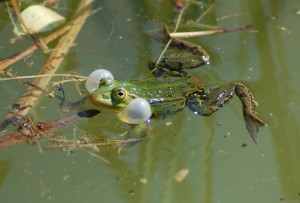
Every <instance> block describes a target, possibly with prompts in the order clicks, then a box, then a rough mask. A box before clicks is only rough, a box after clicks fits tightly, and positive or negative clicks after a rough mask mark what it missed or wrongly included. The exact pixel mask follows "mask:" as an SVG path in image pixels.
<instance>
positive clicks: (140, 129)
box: [118, 122, 148, 154]
mask: <svg viewBox="0 0 300 203" xmlns="http://www.w3.org/2000/svg"><path fill="white" fill-rule="evenodd" d="M147 131H148V123H146V122H143V123H140V124H130V130H129V132H128V133H127V135H126V137H125V140H124V141H123V142H122V143H121V144H119V146H118V154H120V153H121V151H122V150H123V149H125V148H128V147H131V146H133V145H136V144H138V143H140V142H141V141H142V140H143V139H144V138H145V137H146V136H147Z"/></svg>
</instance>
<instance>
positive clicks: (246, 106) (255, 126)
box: [235, 83, 267, 144]
mask: <svg viewBox="0 0 300 203" xmlns="http://www.w3.org/2000/svg"><path fill="white" fill-rule="evenodd" d="M235 92H236V95H237V96H238V97H239V99H240V101H241V102H242V105H243V116H244V120H245V123H246V127H247V130H248V132H249V133H250V136H251V138H252V139H253V141H254V142H255V144H258V143H257V134H258V131H259V128H260V127H263V126H267V124H266V123H265V122H264V121H263V120H261V119H260V118H259V117H258V116H257V115H256V114H255V113H254V109H255V107H256V106H257V102H256V101H255V100H254V97H253V95H252V93H251V92H250V90H249V89H248V88H247V87H246V86H245V85H244V84H241V83H236V88H235Z"/></svg>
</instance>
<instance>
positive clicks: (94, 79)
mask: <svg viewBox="0 0 300 203" xmlns="http://www.w3.org/2000/svg"><path fill="white" fill-rule="evenodd" d="M113 80H114V77H113V75H112V74H111V72H109V71H108V70H105V69H98V70H95V71H93V72H92V73H91V74H90V75H89V77H88V78H87V80H86V82H85V87H86V89H87V91H89V92H90V93H92V92H94V91H95V90H96V89H98V88H99V86H100V85H104V84H110V83H112V82H113Z"/></svg>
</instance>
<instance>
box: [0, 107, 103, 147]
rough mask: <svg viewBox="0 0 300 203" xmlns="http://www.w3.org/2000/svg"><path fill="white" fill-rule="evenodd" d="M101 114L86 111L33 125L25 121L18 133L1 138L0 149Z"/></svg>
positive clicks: (94, 111) (95, 111)
mask: <svg viewBox="0 0 300 203" xmlns="http://www.w3.org/2000/svg"><path fill="white" fill-rule="evenodd" d="M99 113H100V111H98V110H86V111H81V112H78V113H76V114H74V115H71V116H68V117H65V118H62V119H59V120H56V121H52V122H37V123H33V122H32V120H28V122H26V121H25V122H23V123H21V124H20V126H19V128H18V129H17V130H16V131H14V132H11V133H8V134H5V135H2V136H0V149H5V148H8V147H11V146H13V145H16V144H19V143H22V142H23V141H31V140H34V139H36V138H38V137H42V136H45V135H47V134H49V133H53V132H55V131H57V130H59V129H62V128H65V127H68V126H70V125H73V124H75V123H78V122H79V121H82V120H86V119H89V118H92V117H94V116H96V115H98V114H99Z"/></svg>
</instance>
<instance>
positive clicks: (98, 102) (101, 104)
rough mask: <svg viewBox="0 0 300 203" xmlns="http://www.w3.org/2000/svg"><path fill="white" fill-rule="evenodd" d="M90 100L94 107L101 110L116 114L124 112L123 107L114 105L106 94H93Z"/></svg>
mask: <svg viewBox="0 0 300 203" xmlns="http://www.w3.org/2000/svg"><path fill="white" fill-rule="evenodd" d="M88 100H89V102H90V104H91V105H92V106H94V107H96V108H99V109H100V110H109V111H116V112H120V111H122V110H123V107H121V106H116V105H114V104H113V101H112V99H111V97H110V96H107V95H105V94H98V95H94V94H91V95H90V96H89V98H88Z"/></svg>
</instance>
